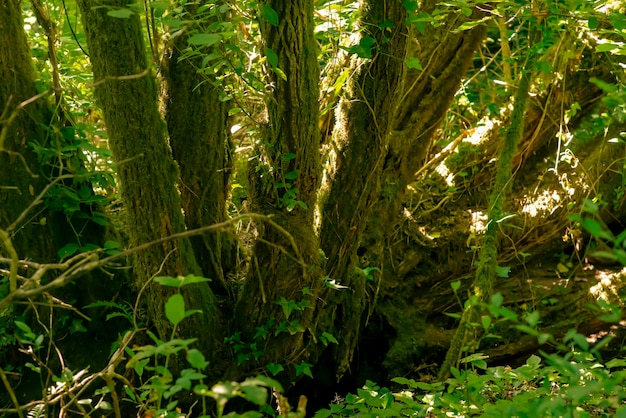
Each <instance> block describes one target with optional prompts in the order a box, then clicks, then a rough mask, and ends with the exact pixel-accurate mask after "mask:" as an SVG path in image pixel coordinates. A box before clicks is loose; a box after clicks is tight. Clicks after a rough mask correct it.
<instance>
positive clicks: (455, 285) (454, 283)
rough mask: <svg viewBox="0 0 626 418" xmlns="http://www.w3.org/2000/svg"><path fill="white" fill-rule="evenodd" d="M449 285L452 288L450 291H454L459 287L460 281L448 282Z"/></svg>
mask: <svg viewBox="0 0 626 418" xmlns="http://www.w3.org/2000/svg"><path fill="white" fill-rule="evenodd" d="M450 287H451V288H452V291H453V292H454V293H456V291H457V290H459V288H460V287H461V281H460V280H457V281H456V282H452V283H450Z"/></svg>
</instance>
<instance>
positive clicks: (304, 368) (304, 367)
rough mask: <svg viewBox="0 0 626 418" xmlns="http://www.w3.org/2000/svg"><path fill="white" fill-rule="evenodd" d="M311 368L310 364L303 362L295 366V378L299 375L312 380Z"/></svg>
mask: <svg viewBox="0 0 626 418" xmlns="http://www.w3.org/2000/svg"><path fill="white" fill-rule="evenodd" d="M311 366H312V364H309V363H307V362H306V361H303V362H302V363H300V364H296V376H300V375H301V374H304V375H306V376H309V377H310V378H311V379H312V378H313V373H311Z"/></svg>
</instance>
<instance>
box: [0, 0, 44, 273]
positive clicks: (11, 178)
mask: <svg viewBox="0 0 626 418" xmlns="http://www.w3.org/2000/svg"><path fill="white" fill-rule="evenodd" d="M30 52H31V51H30V47H29V46H28V42H27V38H26V33H25V32H24V25H23V21H22V12H21V8H20V2H19V1H16V0H8V1H4V2H2V4H0V167H2V170H0V228H3V229H6V232H7V233H8V234H10V237H11V241H12V243H13V246H14V248H15V250H16V252H17V255H18V257H20V258H22V259H27V258H28V259H33V260H36V261H38V262H52V261H54V260H55V259H56V250H55V249H54V245H53V241H52V232H51V229H50V226H51V225H50V224H48V223H47V222H45V220H46V217H47V216H48V215H49V212H48V211H45V210H44V211H42V210H41V208H38V210H37V214H36V215H34V216H33V213H31V214H29V216H25V217H24V218H23V219H21V220H20V222H18V223H15V222H16V221H18V218H19V217H20V215H22V213H23V212H24V210H26V208H28V207H29V205H30V204H31V203H32V202H33V200H34V199H35V197H36V196H37V195H38V194H39V193H40V192H41V191H42V190H43V188H44V187H45V186H46V185H47V184H48V180H47V179H46V178H45V177H44V176H43V173H42V170H40V164H39V162H38V161H37V156H36V155H35V153H34V152H33V151H32V149H31V148H30V147H29V142H31V141H38V142H39V143H41V144H43V143H45V142H46V132H45V131H44V129H42V127H41V126H42V125H47V124H48V123H49V121H50V115H49V113H48V109H47V103H46V100H45V98H44V97H39V98H37V97H35V96H36V95H37V89H36V88H35V76H34V71H33V66H32V61H31V60H32V59H31V56H30ZM27 102H28V103H27ZM0 248H2V246H1V245H0ZM5 250H6V249H3V251H2V252H3V254H4V255H6V253H5V252H4V251H5Z"/></svg>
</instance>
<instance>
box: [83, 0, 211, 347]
mask: <svg viewBox="0 0 626 418" xmlns="http://www.w3.org/2000/svg"><path fill="white" fill-rule="evenodd" d="M128 4H129V2H128V1H125V0H113V1H101V2H92V1H86V0H83V1H79V6H80V9H81V12H82V16H83V23H84V27H85V32H86V35H87V43H88V46H89V54H90V59H91V63H92V69H93V73H94V79H95V93H96V99H97V100H98V102H99V105H100V107H101V108H102V111H103V115H104V120H105V123H106V127H107V133H108V135H109V145H110V148H111V150H112V151H113V154H114V159H115V161H116V163H117V170H118V177H119V182H120V191H121V195H122V199H123V200H124V205H125V206H124V207H125V212H126V214H127V217H128V223H129V225H132V227H131V228H129V231H128V233H129V239H130V245H132V246H136V245H138V244H143V243H148V242H151V241H154V240H156V239H158V238H162V237H166V236H168V235H171V234H173V233H177V232H182V231H183V230H184V229H185V224H184V219H183V214H182V211H181V201H180V195H179V193H178V190H177V188H176V184H177V182H178V179H179V171H178V167H177V165H176V163H175V162H174V160H173V158H172V154H171V151H170V148H169V146H168V143H167V131H166V126H165V123H164V121H163V120H162V119H161V115H160V113H159V109H158V105H157V103H158V102H157V88H156V83H155V79H154V76H153V74H152V71H151V63H149V62H148V60H147V59H146V52H145V47H144V42H143V38H142V33H141V25H140V22H139V18H138V16H137V15H132V16H131V17H128V18H122V19H120V18H115V17H111V16H109V15H108V14H107V12H108V11H110V10H112V9H113V8H116V9H119V8H125V7H126V6H127V5H128ZM133 267H134V272H133V273H134V274H133V276H134V281H135V286H136V287H137V288H138V289H139V288H142V287H144V286H146V285H147V288H146V300H147V304H148V311H149V315H150V318H151V320H152V321H153V322H154V325H155V327H156V328H157V330H158V332H159V334H160V336H161V337H162V338H169V337H170V336H171V331H172V327H171V324H170V323H169V322H168V321H167V319H166V317H165V315H164V303H165V301H166V300H167V298H168V297H169V296H170V295H171V294H172V293H173V290H171V289H170V288H166V287H162V286H160V285H158V284H156V283H150V284H148V283H147V282H148V281H149V280H151V278H152V277H154V276H155V275H161V276H163V275H169V276H174V277H176V276H178V275H186V274H189V273H195V274H199V273H200V270H199V268H198V265H197V263H196V260H195V257H194V254H193V250H192V248H191V244H190V242H189V240H187V239H181V240H178V241H168V242H165V243H162V244H160V245H155V246H152V247H150V248H149V249H146V250H144V251H141V252H140V253H138V254H137V255H136V257H135V258H134V262H133ZM182 293H183V296H184V297H185V301H186V308H187V309H199V310H201V311H202V314H195V315H192V316H191V317H190V318H187V319H186V320H185V321H183V322H182V323H181V324H180V325H179V328H178V329H179V331H180V334H181V335H182V336H184V337H185V338H189V337H197V338H198V339H199V344H200V348H201V349H203V350H204V351H205V352H206V353H207V354H213V348H214V347H215V346H216V344H217V341H218V340H219V339H220V332H219V329H220V321H219V318H218V312H217V306H216V301H215V297H214V295H213V293H212V291H211V289H210V288H209V287H208V286H207V285H206V284H204V283H203V284H199V285H193V286H187V287H185V288H182Z"/></svg>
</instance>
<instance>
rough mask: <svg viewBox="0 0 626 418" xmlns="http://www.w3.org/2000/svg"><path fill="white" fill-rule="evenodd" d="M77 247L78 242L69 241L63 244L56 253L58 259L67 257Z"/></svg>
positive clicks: (76, 249)
mask: <svg viewBox="0 0 626 418" xmlns="http://www.w3.org/2000/svg"><path fill="white" fill-rule="evenodd" d="M78 248H79V247H78V244H75V243H69V244H66V245H65V246H63V248H61V249H60V250H59V252H58V253H57V255H58V256H59V258H60V259H63V258H65V257H69V256H70V255H73V254H75V253H76V251H78Z"/></svg>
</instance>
